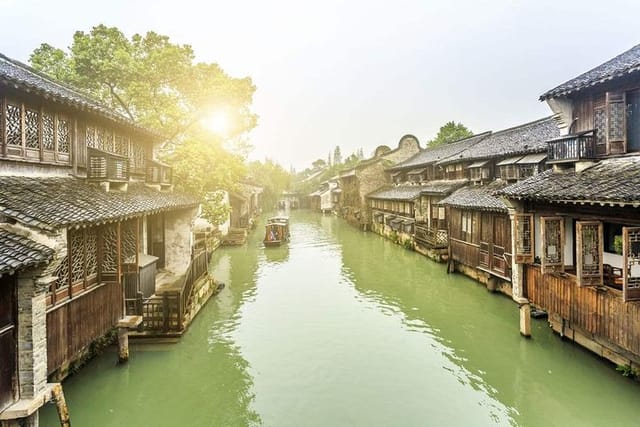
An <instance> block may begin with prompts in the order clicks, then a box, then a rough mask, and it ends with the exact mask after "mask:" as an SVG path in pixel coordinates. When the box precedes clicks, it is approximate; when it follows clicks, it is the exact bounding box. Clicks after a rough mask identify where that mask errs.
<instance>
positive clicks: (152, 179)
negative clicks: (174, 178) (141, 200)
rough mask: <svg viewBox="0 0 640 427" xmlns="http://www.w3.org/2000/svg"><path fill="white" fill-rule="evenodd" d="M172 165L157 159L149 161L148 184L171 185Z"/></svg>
mask: <svg viewBox="0 0 640 427" xmlns="http://www.w3.org/2000/svg"><path fill="white" fill-rule="evenodd" d="M171 175H172V174H171V167H170V166H167V165H165V164H164V163H161V162H159V161H157V160H148V161H147V179H146V182H147V184H160V185H171Z"/></svg>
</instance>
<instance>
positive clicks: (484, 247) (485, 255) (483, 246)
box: [478, 242, 491, 268]
mask: <svg viewBox="0 0 640 427" xmlns="http://www.w3.org/2000/svg"><path fill="white" fill-rule="evenodd" d="M479 253H480V255H479V258H478V264H479V265H480V266H481V267H485V268H489V267H490V266H491V265H490V262H491V259H490V256H489V243H487V242H480V250H479Z"/></svg>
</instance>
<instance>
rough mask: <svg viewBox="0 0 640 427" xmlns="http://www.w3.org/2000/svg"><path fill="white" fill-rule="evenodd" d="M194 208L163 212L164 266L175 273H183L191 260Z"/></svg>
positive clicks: (195, 210)
mask: <svg viewBox="0 0 640 427" xmlns="http://www.w3.org/2000/svg"><path fill="white" fill-rule="evenodd" d="M196 213H197V209H196V208H192V209H183V210H179V211H173V212H167V213H166V214H165V234H164V237H165V268H166V269H167V270H169V271H171V272H173V273H175V274H182V273H184V272H185V271H186V270H187V268H188V267H189V262H190V261H191V247H192V244H193V233H192V228H193V227H192V225H193V222H194V220H195V216H196Z"/></svg>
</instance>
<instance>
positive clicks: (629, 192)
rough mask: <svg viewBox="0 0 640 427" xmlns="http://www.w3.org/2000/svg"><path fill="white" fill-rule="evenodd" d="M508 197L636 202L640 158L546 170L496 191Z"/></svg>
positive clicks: (639, 190)
mask: <svg viewBox="0 0 640 427" xmlns="http://www.w3.org/2000/svg"><path fill="white" fill-rule="evenodd" d="M500 194H504V195H505V196H507V197H510V198H518V199H530V200H545V201H575V202H578V201H580V202H582V201H587V202H591V201H593V202H609V203H631V204H639V203H640V155H634V156H628V157H615V158H609V159H605V160H602V161H600V162H599V163H597V164H596V165H594V166H592V167H590V168H588V169H585V170H583V171H581V172H575V171H572V172H556V173H553V171H551V170H548V171H545V172H543V173H541V174H538V175H534V176H532V177H530V178H528V179H526V180H524V181H521V182H518V183H516V184H513V185H511V186H509V187H507V188H505V189H504V190H502V191H501V192H500Z"/></svg>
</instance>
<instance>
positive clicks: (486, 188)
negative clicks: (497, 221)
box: [439, 181, 507, 212]
mask: <svg viewBox="0 0 640 427" xmlns="http://www.w3.org/2000/svg"><path fill="white" fill-rule="evenodd" d="M505 185H506V184H505V183H504V182H502V181H493V182H492V183H490V184H487V185H479V186H469V187H463V188H461V189H459V190H458V191H456V192H455V193H453V194H452V195H450V196H449V197H447V198H445V199H443V200H441V201H440V203H439V204H440V205H448V206H453V207H456V208H466V209H478V210H483V211H495V212H506V211H507V206H506V205H505V204H504V202H502V200H500V199H499V198H498V197H497V196H496V195H495V193H496V192H497V191H498V190H500V189H502V188H504V186H505Z"/></svg>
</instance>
